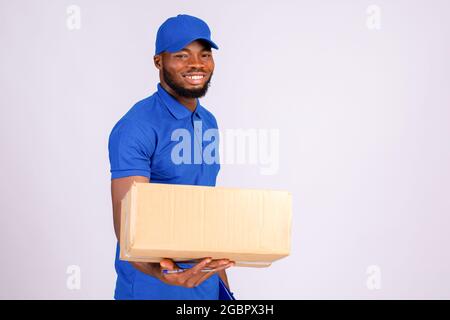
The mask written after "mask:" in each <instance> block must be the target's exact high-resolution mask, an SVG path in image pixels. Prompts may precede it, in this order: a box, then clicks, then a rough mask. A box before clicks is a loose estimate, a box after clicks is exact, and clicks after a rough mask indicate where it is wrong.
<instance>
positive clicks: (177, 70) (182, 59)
mask: <svg viewBox="0 0 450 320" xmlns="http://www.w3.org/2000/svg"><path fill="white" fill-rule="evenodd" d="M153 61H154V63H155V66H156V68H158V70H159V78H160V82H161V86H162V87H163V88H164V89H165V90H166V91H167V92H168V93H170V95H171V96H173V97H174V98H175V99H177V100H178V102H180V103H181V104H182V105H184V106H185V107H186V108H188V109H189V110H190V111H194V110H195V108H196V107H197V99H195V98H186V97H182V96H179V95H177V93H176V92H175V91H174V90H172V88H170V86H169V85H168V84H167V82H166V81H165V79H164V74H163V72H162V70H163V69H165V70H166V71H167V72H169V73H170V75H171V76H172V79H173V81H175V82H176V83H177V84H178V85H179V86H182V87H184V88H185V89H189V90H195V89H198V88H201V87H203V86H204V85H205V83H206V82H207V81H208V79H209V78H210V77H211V75H212V73H213V71H214V66H215V65H214V59H213V55H212V52H211V49H210V48H209V47H208V46H206V45H205V44H204V43H203V42H201V41H194V42H191V43H190V44H189V45H187V46H186V47H185V48H183V49H182V50H181V51H178V52H174V53H170V52H163V53H162V54H159V55H156V56H154V58H153ZM192 75H194V76H200V77H203V78H202V79H200V80H192V79H190V78H189V76H192Z"/></svg>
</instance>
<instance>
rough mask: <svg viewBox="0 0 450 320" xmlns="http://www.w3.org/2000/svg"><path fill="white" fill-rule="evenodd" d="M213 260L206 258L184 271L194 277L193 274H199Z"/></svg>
mask: <svg viewBox="0 0 450 320" xmlns="http://www.w3.org/2000/svg"><path fill="white" fill-rule="evenodd" d="M211 262H212V259H211V258H205V259H203V260H202V261H200V262H199V263H197V264H196V265H195V266H193V267H192V268H190V269H189V270H187V271H185V272H183V273H184V275H185V276H186V277H187V278H189V277H192V276H193V275H196V274H199V273H200V272H201V270H202V269H204V268H206V266H207V265H209V264H210V263H211Z"/></svg>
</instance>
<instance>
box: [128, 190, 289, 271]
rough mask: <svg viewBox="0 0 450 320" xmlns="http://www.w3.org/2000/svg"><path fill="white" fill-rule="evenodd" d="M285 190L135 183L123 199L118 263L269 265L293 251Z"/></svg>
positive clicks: (287, 195) (287, 194)
mask: <svg viewBox="0 0 450 320" xmlns="http://www.w3.org/2000/svg"><path fill="white" fill-rule="evenodd" d="M291 198H292V197H291V194H290V193H288V192H284V191H269V190H249V189H234V188H223V187H203V186H190V185H189V186H188V185H173V184H158V183H136V182H135V183H134V184H133V185H132V187H131V188H130V190H129V191H128V193H127V194H126V196H125V197H124V199H123V200H122V205H121V208H122V212H121V228H120V249H121V250H120V259H122V260H128V261H145V262H159V261H161V259H162V258H171V259H174V261H177V262H180V261H187V260H193V259H200V258H204V257H211V258H213V259H230V260H233V261H235V262H236V266H246V267H267V266H269V265H270V264H271V263H272V262H273V261H275V260H278V259H281V258H283V257H286V256H288V255H289V253H290V238H291V216H292V204H291V202H292V200H291Z"/></svg>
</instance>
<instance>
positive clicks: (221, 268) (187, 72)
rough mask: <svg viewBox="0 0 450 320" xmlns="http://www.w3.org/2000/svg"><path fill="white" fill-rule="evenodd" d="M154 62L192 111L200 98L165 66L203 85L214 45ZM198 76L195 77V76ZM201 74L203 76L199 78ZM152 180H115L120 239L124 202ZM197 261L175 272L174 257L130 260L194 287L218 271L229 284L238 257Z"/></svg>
mask: <svg viewBox="0 0 450 320" xmlns="http://www.w3.org/2000/svg"><path fill="white" fill-rule="evenodd" d="M154 63H155V66H156V68H158V70H159V77H160V82H161V86H162V87H163V88H164V89H165V90H166V91H167V92H168V93H169V94H171V95H172V96H173V97H174V98H175V99H176V100H178V101H179V102H180V103H181V104H182V105H183V106H185V107H186V108H187V109H189V110H190V111H194V110H195V108H196V107H197V99H196V98H186V97H182V96H179V95H177V94H176V92H174V90H172V88H170V87H169V85H168V84H167V82H166V81H165V79H164V75H163V69H165V70H166V72H169V74H170V76H171V78H172V81H174V82H176V84H177V85H178V86H181V87H183V88H185V89H188V90H195V89H198V88H202V87H203V86H204V85H205V83H206V82H207V81H208V79H209V78H210V77H211V75H212V73H213V71H214V59H213V57H212V52H211V49H210V48H209V47H208V46H206V45H205V44H204V43H203V42H201V41H194V42H192V43H190V44H189V45H187V46H186V47H185V48H183V49H182V50H181V51H179V52H175V53H168V52H163V53H162V54H160V55H156V56H154ZM193 77H194V78H193ZM197 78H200V79H197ZM134 181H136V182H150V180H149V179H148V178H147V177H142V176H131V177H125V178H119V179H113V180H112V181H111V196H112V202H113V216H114V230H115V233H116V237H117V239H118V241H120V238H119V237H120V212H121V209H120V205H121V202H120V201H121V199H122V198H123V197H124V196H125V194H126V192H127V191H128V190H129V188H130V187H131V185H132V184H133V182H134ZM197 262H198V263H197V264H196V265H195V266H193V267H192V268H191V269H189V270H187V271H184V272H181V273H173V274H164V273H163V272H162V270H164V269H166V270H177V269H179V267H178V266H177V264H176V263H175V262H174V261H173V260H171V259H162V260H161V262H160V263H146V262H130V263H131V264H132V265H133V267H135V268H136V269H138V270H139V271H141V272H143V273H145V274H148V275H151V276H153V277H156V278H158V279H159V280H161V281H162V282H164V283H167V284H170V285H175V286H182V287H186V288H194V287H196V286H198V285H200V284H201V283H202V282H204V281H205V280H207V279H208V278H210V277H211V276H212V275H214V274H216V273H217V274H218V275H219V276H220V278H221V279H222V280H223V281H224V283H225V284H226V285H227V287H228V288H229V284H228V279H227V275H226V273H225V270H226V269H227V268H229V267H232V266H233V265H234V261H230V260H228V259H220V260H213V259H211V258H209V257H206V258H203V259H200V260H197ZM206 268H207V269H212V270H213V271H212V272H202V271H201V270H202V269H206Z"/></svg>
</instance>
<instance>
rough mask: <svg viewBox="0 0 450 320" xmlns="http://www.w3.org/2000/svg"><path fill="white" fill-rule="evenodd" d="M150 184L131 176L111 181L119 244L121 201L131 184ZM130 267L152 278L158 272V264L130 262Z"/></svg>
mask: <svg viewBox="0 0 450 320" xmlns="http://www.w3.org/2000/svg"><path fill="white" fill-rule="evenodd" d="M134 181H136V182H150V179H148V178H147V177H142V176H131V177H125V178H119V179H113V180H111V198H112V206H113V220H114V232H115V233H116V238H117V241H119V243H120V212H121V200H122V199H123V197H124V196H125V194H126V193H127V192H128V190H129V189H130V187H131V185H132V184H133V182H134ZM130 263H131V265H132V266H133V267H135V268H136V269H138V270H139V271H141V272H143V273H145V274H148V275H151V276H154V277H156V276H157V271H159V270H158V269H159V263H142V262H131V261H130Z"/></svg>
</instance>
